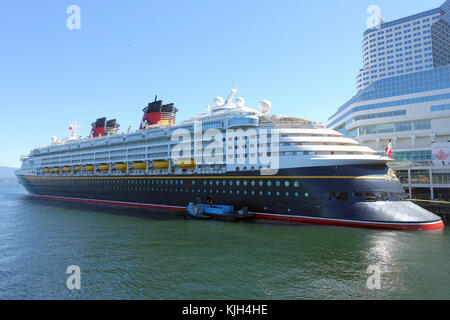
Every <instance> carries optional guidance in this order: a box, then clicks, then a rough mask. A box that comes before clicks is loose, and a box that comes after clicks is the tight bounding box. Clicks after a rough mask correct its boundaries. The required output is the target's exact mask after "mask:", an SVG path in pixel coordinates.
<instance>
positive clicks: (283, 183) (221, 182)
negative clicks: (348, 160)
mask: <svg viewBox="0 0 450 320" xmlns="http://www.w3.org/2000/svg"><path fill="white" fill-rule="evenodd" d="M63 181H64V182H65V183H68V184H89V185H92V184H95V185H97V184H165V185H169V184H170V185H183V184H184V183H185V181H183V180H176V179H174V180H172V179H171V180H161V179H155V180H121V179H120V180H114V179H112V180H106V179H105V180H78V179H65V180H63ZM186 184H189V182H188V181H186ZM190 184H191V185H196V184H199V185H204V186H207V185H210V186H213V185H216V186H220V185H222V186H233V185H236V186H241V185H242V186H247V185H249V186H252V187H253V186H259V187H263V186H267V187H271V186H275V187H281V186H284V187H286V188H287V187H289V186H293V187H295V188H298V187H299V186H300V181H298V180H295V181H289V180H284V181H280V180H266V181H264V180H203V182H200V181H199V182H198V181H196V180H191V183H190Z"/></svg>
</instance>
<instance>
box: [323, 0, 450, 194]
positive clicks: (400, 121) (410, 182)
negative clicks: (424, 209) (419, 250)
mask: <svg viewBox="0 0 450 320" xmlns="http://www.w3.org/2000/svg"><path fill="white" fill-rule="evenodd" d="M449 17H450V0H447V1H446V2H445V3H444V4H443V5H442V6H441V7H439V8H436V9H433V10H429V11H426V12H423V13H419V14H416V15H413V16H410V17H406V18H402V19H399V20H395V21H392V22H388V23H382V24H381V25H380V26H379V27H376V28H372V29H369V30H367V31H366V32H364V40H363V61H364V68H363V69H362V70H361V71H360V73H359V75H358V79H357V94H356V95H355V96H354V97H353V98H351V99H350V100H349V101H348V102H347V103H345V104H344V105H343V106H342V107H340V108H339V109H338V111H337V112H336V113H335V114H334V115H332V116H331V117H330V118H329V119H328V122H327V126H328V127H329V128H331V129H334V130H337V131H339V132H341V133H343V134H344V135H347V136H350V137H352V138H354V139H356V140H358V141H359V142H360V143H361V144H363V145H367V146H369V147H371V148H373V149H375V150H376V151H377V152H379V153H380V154H384V151H385V148H386V146H387V144H388V143H389V141H390V140H391V141H392V145H393V158H394V159H395V161H394V162H393V163H392V167H393V168H394V169H395V170H396V172H397V175H398V176H399V178H400V180H401V182H402V183H403V185H404V187H406V188H407V190H406V191H407V193H409V195H410V197H421V198H428V199H450V165H449V164H448V162H445V161H436V159H435V155H434V152H433V151H432V150H433V147H432V146H433V145H437V144H439V145H442V144H444V145H445V144H446V143H449V144H450V142H449V141H450V61H449V54H450V44H449V39H450V34H449V29H450V28H449V26H450V19H449ZM434 149H436V148H434ZM443 150H447V149H446V148H444V149H443ZM437 152H438V151H437ZM439 152H440V150H439ZM442 152H444V151H442ZM438 157H441V158H442V157H445V152H444V153H443V154H439V156H438ZM433 160H434V162H433Z"/></svg>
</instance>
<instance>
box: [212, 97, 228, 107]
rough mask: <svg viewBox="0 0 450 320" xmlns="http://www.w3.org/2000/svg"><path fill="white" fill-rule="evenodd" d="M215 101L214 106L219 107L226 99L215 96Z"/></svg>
mask: <svg viewBox="0 0 450 320" xmlns="http://www.w3.org/2000/svg"><path fill="white" fill-rule="evenodd" d="M213 103H214V107H218V106H223V104H224V103H225V101H224V100H223V98H222V97H215V98H214V100H213Z"/></svg>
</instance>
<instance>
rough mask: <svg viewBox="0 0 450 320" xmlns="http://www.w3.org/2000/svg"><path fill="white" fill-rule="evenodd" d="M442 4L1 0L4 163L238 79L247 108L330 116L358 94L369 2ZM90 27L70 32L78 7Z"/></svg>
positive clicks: (194, 105) (396, 9) (386, 10)
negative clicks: (152, 104) (101, 121)
mask: <svg viewBox="0 0 450 320" xmlns="http://www.w3.org/2000/svg"><path fill="white" fill-rule="evenodd" d="M443 2H444V1H443V0H438V1H437V0H428V1H418V0H415V1H411V0H395V1H393V0H346V1H337V0H333V1H331V0H323V1H303V0H289V1H288V0H278V1H275V0H267V1H265V0H259V1H253V0H239V1H236V0H227V1H214V0H208V1H206V0H192V1H185V0H184V1H182V0H180V1H172V0H164V1H162V0H161V1H123V0H121V1H100V0H87V1H79V0H72V1H62V0H59V1H22V0H2V1H1V2H0V111H1V116H0V137H1V140H0V148H1V149H0V150H1V152H0V166H19V164H20V163H19V157H20V155H22V154H27V153H28V152H29V151H30V150H31V149H32V148H33V147H36V146H39V145H45V144H49V143H50V137H51V136H57V137H58V138H64V137H65V136H67V134H68V127H69V124H70V123H71V122H73V121H77V122H78V123H79V124H80V125H81V126H82V130H81V131H79V135H82V136H87V135H88V134H89V131H90V124H91V123H92V122H94V121H95V119H96V118H98V117H102V116H106V117H108V118H116V119H117V120H118V122H119V123H120V125H121V129H122V131H126V130H127V128H128V126H132V129H137V128H138V126H139V123H140V120H141V117H142V108H143V107H145V106H146V104H147V103H148V102H149V101H152V100H153V98H154V96H155V94H158V97H159V98H161V99H163V100H164V102H167V103H169V102H174V103H175V105H176V106H177V107H178V108H179V112H178V115H177V119H178V122H179V121H181V120H184V119H186V118H188V117H189V116H191V115H193V114H196V113H199V112H204V110H205V106H206V104H211V105H212V100H213V98H214V97H215V96H223V97H226V95H228V93H229V92H230V90H231V88H232V87H234V86H237V87H238V89H239V92H238V95H239V96H242V97H243V98H244V99H245V101H246V105H247V106H249V107H254V108H256V107H257V104H258V101H259V100H261V99H268V100H270V101H271V102H272V112H273V113H280V114H285V115H289V116H297V117H301V118H306V119H310V120H314V121H323V122H325V121H326V120H327V119H328V117H329V116H330V115H331V114H333V113H334V112H335V111H336V109H337V108H338V107H339V106H341V105H342V104H343V103H345V102H346V101H347V100H348V99H350V98H351V97H352V95H354V93H355V78H356V74H357V72H358V70H359V69H360V68H361V66H362V57H361V51H362V49H361V41H362V33H363V32H364V30H365V29H366V21H367V19H368V18H369V14H367V13H366V9H367V7H368V6H369V5H372V4H374V5H377V6H379V7H380V9H381V14H382V16H383V19H384V20H385V21H391V20H395V19H398V18H401V17H404V16H407V15H411V14H415V13H419V12H422V11H425V10H429V9H432V8H436V7H438V6H439V5H441V4H442V3H443ZM71 4H75V5H78V6H79V7H80V9H81V29H79V30H69V29H68V28H67V27H66V20H67V18H68V17H69V16H70V15H69V14H67V13H66V9H67V7H68V6H69V5H71Z"/></svg>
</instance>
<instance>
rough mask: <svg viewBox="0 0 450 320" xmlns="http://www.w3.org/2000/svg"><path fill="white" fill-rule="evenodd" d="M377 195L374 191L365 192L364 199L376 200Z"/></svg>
mask: <svg viewBox="0 0 450 320" xmlns="http://www.w3.org/2000/svg"><path fill="white" fill-rule="evenodd" d="M375 199H376V197H375V193H373V192H365V193H364V200H366V201H375Z"/></svg>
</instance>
